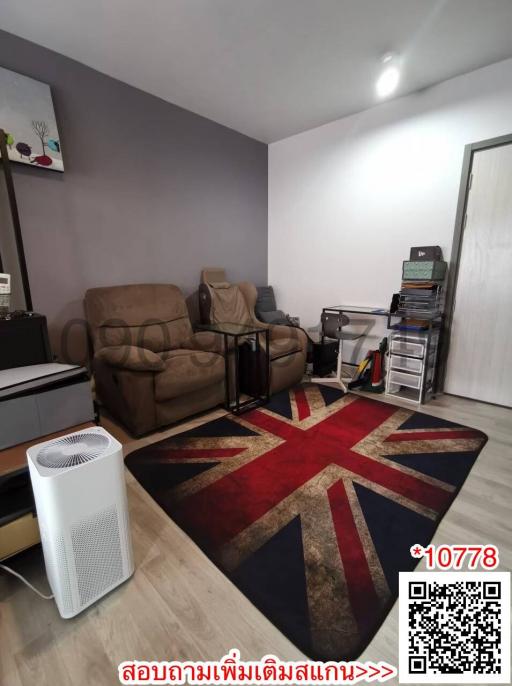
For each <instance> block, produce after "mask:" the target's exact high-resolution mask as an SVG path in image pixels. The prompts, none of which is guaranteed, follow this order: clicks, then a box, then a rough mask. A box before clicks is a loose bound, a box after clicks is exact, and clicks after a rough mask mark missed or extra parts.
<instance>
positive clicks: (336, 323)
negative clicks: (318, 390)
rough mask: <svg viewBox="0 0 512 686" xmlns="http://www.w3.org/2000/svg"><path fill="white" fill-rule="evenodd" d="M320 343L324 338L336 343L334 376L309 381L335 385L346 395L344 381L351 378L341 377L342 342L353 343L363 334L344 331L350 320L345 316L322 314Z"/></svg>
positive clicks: (333, 313) (332, 313) (340, 314)
mask: <svg viewBox="0 0 512 686" xmlns="http://www.w3.org/2000/svg"><path fill="white" fill-rule="evenodd" d="M321 323H322V339H321V340H322V343H323V342H324V339H325V338H330V339H334V340H337V341H338V357H337V363H336V375H335V376H320V377H315V378H312V379H311V381H316V382H318V383H332V384H336V385H337V386H339V387H340V388H341V390H342V391H343V392H344V393H346V392H347V390H348V388H347V386H346V385H345V383H344V382H345V381H352V377H343V373H342V367H343V341H355V340H357V339H358V338H361V336H363V335H364V334H362V333H352V332H350V331H344V330H343V327H345V326H348V325H349V324H350V319H349V318H348V317H347V315H346V314H342V313H341V312H340V313H335V312H322V318H321Z"/></svg>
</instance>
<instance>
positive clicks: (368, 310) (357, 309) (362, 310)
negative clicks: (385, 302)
mask: <svg viewBox="0 0 512 686" xmlns="http://www.w3.org/2000/svg"><path fill="white" fill-rule="evenodd" d="M324 310H329V311H331V310H332V311H333V312H353V313H356V314H357V313H359V314H376V315H379V314H381V315H385V316H387V315H388V314H389V309H387V308H386V307H366V306H364V305H333V306H332V307H324Z"/></svg>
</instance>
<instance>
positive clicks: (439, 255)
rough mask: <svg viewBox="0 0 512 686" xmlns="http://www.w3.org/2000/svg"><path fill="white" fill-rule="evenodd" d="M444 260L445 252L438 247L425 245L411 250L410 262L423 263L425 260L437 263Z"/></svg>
mask: <svg viewBox="0 0 512 686" xmlns="http://www.w3.org/2000/svg"><path fill="white" fill-rule="evenodd" d="M442 259H443V251H442V250H441V248H440V247H439V246H438V245H423V246H420V247H418V248H411V255H410V257H409V260H410V261H411V262H423V261H425V260H429V261H436V260H442Z"/></svg>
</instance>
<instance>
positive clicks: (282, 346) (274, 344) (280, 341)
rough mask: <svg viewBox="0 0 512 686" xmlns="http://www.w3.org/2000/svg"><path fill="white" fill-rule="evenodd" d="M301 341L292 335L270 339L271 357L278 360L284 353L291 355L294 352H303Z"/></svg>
mask: <svg viewBox="0 0 512 686" xmlns="http://www.w3.org/2000/svg"><path fill="white" fill-rule="evenodd" d="M301 350H302V348H301V346H300V341H298V340H297V338H293V337H292V336H289V337H283V338H275V339H274V340H271V341H270V359H271V360H276V359H277V358H278V357H283V356H284V355H291V354H292V353H298V352H301Z"/></svg>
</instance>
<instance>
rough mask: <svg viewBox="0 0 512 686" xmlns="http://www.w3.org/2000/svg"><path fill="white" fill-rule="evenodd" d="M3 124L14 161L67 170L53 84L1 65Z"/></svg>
mask: <svg viewBox="0 0 512 686" xmlns="http://www.w3.org/2000/svg"><path fill="white" fill-rule="evenodd" d="M0 93H1V97H0V128H1V129H3V131H4V132H5V140H6V143H7V152H8V155H9V159H10V160H11V161H13V162H21V163H22V164H30V165H32V166H34V167H41V168H43V169H53V170H55V171H64V163H63V160H62V148H61V145H60V137H59V132H58V129H57V122H56V120H55V111H54V109H53V101H52V96H51V92H50V87H49V86H48V85H47V84H46V83H42V82H41V81H36V80H35V79H31V78H29V77H27V76H22V75H21V74H17V73H16V72H13V71H10V70H9V69H4V68H3V67H0Z"/></svg>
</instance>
